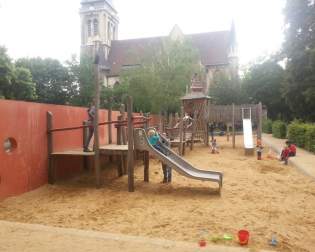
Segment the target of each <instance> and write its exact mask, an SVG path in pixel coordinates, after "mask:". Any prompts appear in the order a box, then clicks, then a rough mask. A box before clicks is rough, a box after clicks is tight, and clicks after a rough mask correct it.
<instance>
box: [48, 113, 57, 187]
mask: <svg viewBox="0 0 315 252" xmlns="http://www.w3.org/2000/svg"><path fill="white" fill-rule="evenodd" d="M46 116H47V153H48V183H49V184H54V183H55V176H54V175H55V171H54V164H53V156H52V153H53V146H54V144H53V133H52V132H51V130H52V128H53V114H52V113H51V112H49V111H48V112H47V114H46Z"/></svg>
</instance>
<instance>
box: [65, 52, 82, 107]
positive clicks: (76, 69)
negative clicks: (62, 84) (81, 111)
mask: <svg viewBox="0 0 315 252" xmlns="http://www.w3.org/2000/svg"><path fill="white" fill-rule="evenodd" d="M65 67H66V68H67V72H68V78H67V82H68V84H67V87H68V102H69V103H71V104H76V103H78V96H79V93H80V63H79V61H78V60H77V57H76V55H72V56H71V59H70V60H67V61H66V64H65Z"/></svg>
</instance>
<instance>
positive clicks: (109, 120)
mask: <svg viewBox="0 0 315 252" xmlns="http://www.w3.org/2000/svg"><path fill="white" fill-rule="evenodd" d="M111 121H112V105H111V104H110V107H109V109H108V122H111ZM112 143H113V138H112V124H108V144H112Z"/></svg>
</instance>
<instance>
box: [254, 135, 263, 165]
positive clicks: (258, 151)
mask: <svg viewBox="0 0 315 252" xmlns="http://www.w3.org/2000/svg"><path fill="white" fill-rule="evenodd" d="M263 149H264V147H263V146H262V144H261V140H260V139H258V140H257V146H256V151H257V160H261V154H262V151H263Z"/></svg>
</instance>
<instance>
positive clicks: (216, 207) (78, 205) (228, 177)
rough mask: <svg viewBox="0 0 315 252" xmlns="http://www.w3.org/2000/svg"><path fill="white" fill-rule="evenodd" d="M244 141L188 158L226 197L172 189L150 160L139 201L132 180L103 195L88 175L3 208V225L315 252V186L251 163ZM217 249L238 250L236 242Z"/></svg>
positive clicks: (212, 191)
mask: <svg viewBox="0 0 315 252" xmlns="http://www.w3.org/2000/svg"><path fill="white" fill-rule="evenodd" d="M241 140H242V138H241V137H239V138H238V139H237V148H236V149H232V148H231V142H229V143H228V142H226V139H225V138H223V137H222V138H219V139H218V143H219V146H220V154H210V150H209V149H208V148H206V147H203V146H196V148H195V149H194V151H193V152H191V151H187V154H186V156H185V158H186V159H187V160H188V161H190V162H191V163H192V164H194V165H196V166H197V167H199V168H203V169H215V170H218V171H223V172H224V181H223V189H222V193H221V196H220V195H218V194H217V187H218V186H217V184H216V183H211V182H201V181H193V180H191V179H188V178H185V177H183V176H180V175H178V174H176V173H175V172H174V179H173V183H172V184H171V185H165V184H162V183H160V182H161V180H162V172H161V168H160V167H161V164H160V163H159V162H158V161H157V160H150V183H145V182H143V166H142V165H140V164H139V165H138V167H137V169H136V183H135V188H136V192H134V193H128V192H127V177H122V178H118V179H117V178H113V177H114V176H113V173H114V172H115V170H114V169H113V168H112V167H109V168H108V169H107V171H105V176H106V179H104V184H105V185H104V186H103V187H102V189H100V190H97V189H95V188H94V184H93V179H92V178H91V176H89V175H88V174H85V175H82V176H80V177H78V178H75V179H73V180H67V181H63V182H59V183H58V184H57V185H53V186H52V185H46V186H43V187H41V188H39V189H37V190H35V191H33V192H30V193H26V194H24V195H22V196H19V197H13V198H9V199H7V200H5V201H2V202H1V203H0V219H1V220H7V221H16V222H24V223H36V224H44V225H50V226H57V227H71V228H78V229H86V230H96V231H104V232H111V233H122V234H129V235H136V236H138V235H139V236H147V237H154V238H165V239H168V240H178V241H190V242H197V241H198V240H199V239H200V238H201V237H203V236H204V237H205V238H206V239H207V241H209V242H210V240H211V238H212V237H215V236H222V235H223V234H225V233H228V234H233V235H235V234H236V233H237V231H238V230H239V229H244V228H245V229H247V230H249V232H250V235H251V238H250V243H249V247H250V248H251V249H252V250H253V251H255V250H257V249H271V247H270V245H268V240H270V238H271V236H272V235H276V237H277V239H278V241H279V246H278V247H277V248H276V249H277V250H278V251H294V252H296V251H315V214H314V209H315V182H314V180H312V179H311V178H309V177H307V176H305V175H303V174H301V173H300V172H299V171H297V170H295V169H294V168H292V167H290V166H284V165H283V164H281V163H279V162H278V161H277V160H270V159H265V160H262V161H257V160H256V158H255V156H252V157H248V156H244V150H243V148H242V147H241ZM267 152H268V148H265V151H264V154H266V153H267ZM217 244H222V245H223V244H224V245H232V246H237V242H236V239H234V241H218V242H217Z"/></svg>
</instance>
